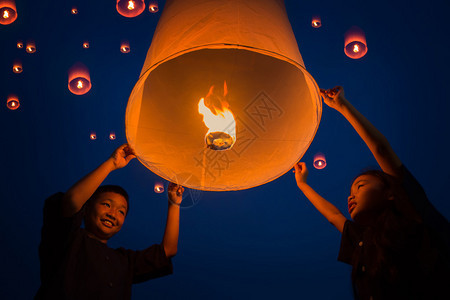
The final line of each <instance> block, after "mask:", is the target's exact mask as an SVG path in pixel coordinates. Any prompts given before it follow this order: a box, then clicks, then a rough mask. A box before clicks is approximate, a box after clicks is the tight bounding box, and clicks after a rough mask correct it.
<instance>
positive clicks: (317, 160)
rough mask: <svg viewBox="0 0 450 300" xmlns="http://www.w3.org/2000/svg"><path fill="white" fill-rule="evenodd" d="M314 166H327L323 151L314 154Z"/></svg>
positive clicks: (318, 167) (317, 167) (319, 167)
mask: <svg viewBox="0 0 450 300" xmlns="http://www.w3.org/2000/svg"><path fill="white" fill-rule="evenodd" d="M313 165H314V168H316V169H319V170H321V169H323V168H325V167H326V166H327V160H326V159H325V155H323V153H317V154H316V155H314V162H313Z"/></svg>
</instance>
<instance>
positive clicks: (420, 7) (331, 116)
mask: <svg viewBox="0 0 450 300" xmlns="http://www.w3.org/2000/svg"><path fill="white" fill-rule="evenodd" d="M16 4H17V10H18V18H17V20H16V21H15V22H14V23H13V24H11V25H7V26H4V25H0V46H1V47H0V58H1V59H0V99H1V102H2V103H3V104H2V105H1V107H0V128H1V130H0V132H1V136H0V137H1V143H2V147H0V156H1V158H2V159H1V174H0V176H1V177H0V182H1V189H0V193H1V194H0V199H1V208H2V209H1V212H2V213H1V217H0V227H1V235H0V242H1V248H0V249H1V250H0V254H1V257H2V263H1V272H0V295H1V298H2V299H31V298H32V296H33V295H34V294H35V292H36V291H37V289H38V287H39V284H40V279H39V259H38V245H39V241H40V229H41V225H42V208H43V203H44V200H45V199H46V198H47V197H48V196H50V195H51V194H53V193H55V192H58V191H66V190H67V189H68V188H69V187H70V186H71V185H72V184H74V183H75V182H76V181H77V180H78V179H80V178H81V177H82V176H84V175H85V174H87V173H88V172H90V171H91V170H93V169H94V168H95V167H97V166H98V165H99V164H100V163H101V162H103V161H104V160H106V159H107V158H108V156H109V155H110V154H111V153H112V152H113V151H114V149H115V148H117V147H118V146H119V145H121V144H123V143H125V142H126V137H125V127H124V122H125V109H126V105H127V101H128V97H129V95H130V93H131V90H132V89H133V87H134V84H135V83H136V82H137V80H138V78H139V74H140V72H141V68H142V66H143V63H144V60H145V56H146V54H147V51H148V48H149V46H150V43H151V40H152V35H153V32H154V30H155V27H156V24H157V22H158V19H159V17H160V15H161V13H162V11H163V7H164V1H159V6H160V11H159V12H158V13H156V14H152V13H150V12H149V11H148V9H146V10H145V11H144V12H143V13H142V14H141V15H139V16H138V17H135V18H131V19H129V18H125V17H123V16H121V15H119V14H118V12H117V11H116V6H115V1H113V0H110V1H87V0H83V1H82V0H78V1H77V0H73V1H67V0H65V1H49V0H47V1H32V0H16ZM146 4H148V1H146ZM285 4H286V9H287V12H288V15H289V20H290V22H291V24H292V28H293V31H294V33H295V36H296V39H297V42H298V46H299V49H300V53H301V54H302V57H303V60H304V62H305V66H306V69H307V70H308V71H309V73H310V74H311V75H312V76H313V77H314V78H315V80H316V82H317V83H318V85H319V86H320V87H321V88H331V87H334V86H335V85H342V86H344V88H345V92H346V95H347V99H348V100H349V101H350V102H351V103H352V104H353V105H354V106H355V107H356V108H357V109H358V110H359V111H360V112H362V113H363V114H364V115H365V116H366V117H367V118H368V119H369V120H370V121H371V122H372V123H373V124H374V125H375V126H376V127H377V128H378V129H379V130H380V131H381V132H382V133H383V134H384V135H385V136H386V137H387V139H388V140H389V141H390V143H391V145H392V147H393V149H394V150H395V152H396V153H397V155H398V156H399V157H400V159H401V160H402V161H403V163H404V164H405V165H406V166H407V167H408V168H409V169H410V171H411V172H412V173H413V174H414V175H415V177H416V178H417V179H418V180H419V182H420V183H421V184H422V186H423V187H424V189H425V191H426V192H427V195H428V197H429V199H430V201H431V202H432V203H433V204H434V206H435V207H436V208H437V209H438V210H439V211H440V212H441V213H442V214H443V215H444V216H445V217H446V218H447V219H448V218H450V202H449V197H448V195H447V194H446V193H445V190H446V188H447V187H448V186H449V184H450V173H449V169H450V161H449V159H448V156H449V155H448V153H449V151H448V149H449V142H448V138H449V133H448V131H449V129H450V122H449V117H448V115H449V111H450V101H449V100H450V98H449V92H448V86H449V83H448V82H449V81H450V75H449V72H448V70H450V59H449V51H448V49H449V46H450V43H449V36H450V25H449V24H448V11H450V2H449V1H448V0H443V1H435V0H432V1H414V0H413V1H366V2H363V1H334V0H327V1H295V0H286V1H285ZM73 6H76V7H77V8H78V11H79V13H78V14H77V15H72V14H71V12H70V11H71V8H72V7H73ZM313 15H320V16H321V17H322V23H323V24H322V27H321V28H319V29H314V28H312V27H311V17H312V16H313ZM354 25H356V26H359V27H360V28H362V29H363V30H364V32H365V33H366V38H367V46H368V53H367V54H366V56H365V57H363V58H361V59H359V60H353V59H350V58H348V57H347V56H346V55H345V54H344V51H343V50H344V34H345V32H346V31H347V30H348V29H349V28H350V27H352V26H354ZM268 26H270V22H268ZM18 40H21V41H23V42H24V43H26V42H27V41H28V40H33V41H35V42H36V47H37V51H36V53H34V54H28V53H26V52H25V49H17V47H16V43H17V41H18ZM122 40H128V41H129V42H130V47H131V52H130V53H128V54H123V53H121V52H120V50H119V47H120V42H121V41H122ZM84 41H89V43H90V48H89V49H83V47H82V43H83V42H84ZM16 59H20V60H21V61H22V64H23V72H22V73H21V74H14V73H13V72H12V64H13V62H14V60H16ZM76 62H82V63H84V64H85V65H86V66H87V67H88V68H89V70H90V75H91V81H92V89H91V90H90V91H89V92H88V93H87V94H85V95H82V96H77V95H74V94H72V93H71V92H70V91H69V90H68V88H67V80H68V76H67V74H68V70H69V68H70V67H71V66H72V65H73V64H74V63H76ZM9 94H16V95H18V97H19V99H20V108H19V109H17V110H15V111H12V110H9V109H8V108H7V107H6V100H7V97H8V95H9ZM92 131H95V132H96V134H97V139H96V140H95V141H91V140H90V139H89V135H90V133H91V132H92ZM111 131H113V132H115V134H116V136H117V138H116V140H113V141H112V140H110V139H109V138H108V136H109V133H110V132H111ZM317 152H322V153H324V154H325V155H326V159H327V164H328V165H327V167H326V168H325V169H323V170H316V169H314V168H313V166H312V162H313V157H314V155H315V154H316V153H317ZM302 161H305V162H306V163H307V166H308V168H309V170H310V175H309V178H308V183H309V184H310V185H311V186H312V187H314V188H316V190H317V191H318V192H319V193H320V194H321V195H322V196H324V197H325V198H326V199H328V200H329V201H331V202H332V203H334V204H335V205H336V206H337V207H338V208H339V209H340V210H341V211H342V212H343V213H344V214H345V215H346V216H347V217H349V216H348V212H347V196H348V193H349V187H350V183H351V181H352V179H353V178H354V177H355V176H356V175H357V174H358V173H359V172H360V171H362V170H363V169H365V168H367V167H376V162H375V160H374V158H373V157H372V156H371V153H370V152H369V150H368V148H367V147H366V146H365V144H364V143H363V142H362V140H361V139H360V138H359V136H358V135H357V134H356V132H355V131H354V130H353V129H352V127H351V126H350V125H349V124H348V123H347V122H346V120H345V119H344V118H343V117H342V116H341V115H339V114H338V113H337V112H336V111H334V110H332V109H330V108H329V107H328V106H326V105H324V106H323V111H322V119H321V123H320V125H319V129H318V131H317V134H316V136H315V138H314V141H313V142H312V144H311V146H310V148H309V149H308V151H307V152H306V154H305V155H304V156H303V158H302ZM158 180H161V179H160V178H159V177H158V176H157V175H155V174H153V173H152V172H150V171H149V170H148V169H147V168H146V167H144V166H143V165H142V164H141V163H140V162H139V161H138V160H136V159H135V160H133V161H132V162H131V163H130V164H129V165H128V166H127V167H126V168H124V169H121V170H118V171H115V172H113V173H111V174H110V176H109V177H108V178H107V179H106V181H105V183H108V184H119V185H121V186H123V187H124V188H125V189H126V190H127V191H128V192H129V194H130V196H131V200H130V201H131V205H130V212H129V214H128V217H127V219H126V222H125V224H124V226H123V229H122V231H121V232H120V233H119V234H118V235H117V236H116V237H114V238H113V239H111V240H110V241H109V243H108V245H109V246H111V247H119V246H123V247H125V248H130V249H142V248H146V247H147V246H149V245H151V244H153V243H160V242H161V240H162V236H163V233H164V226H165V218H166V213H167V194H156V193H155V192H154V191H153V186H154V183H155V182H157V181H158ZM182 206H184V208H182V211H181V221H180V239H179V246H178V254H177V255H176V257H174V258H173V264H174V274H173V275H171V276H167V277H164V278H160V279H156V280H151V281H148V282H146V283H142V284H138V285H134V287H133V299H150V298H151V299H274V298H278V299H350V298H351V297H352V296H351V295H352V292H351V281H350V270H351V268H350V266H347V265H345V264H343V263H340V262H338V261H337V260H336V259H337V254H338V250H339V243H340V234H339V232H338V231H337V230H336V229H335V228H334V227H333V226H332V225H331V224H329V223H328V222H327V221H326V219H325V218H323V217H322V216H321V215H320V214H319V213H318V212H317V211H316V210H315V208H314V207H313V206H312V205H311V204H310V203H309V202H308V200H307V199H306V198H305V197H304V196H303V195H302V194H301V192H300V191H299V190H298V188H297V186H296V183H295V180H294V175H293V174H292V173H291V172H290V171H289V170H287V173H286V174H285V175H283V176H282V177H280V178H278V179H276V180H274V181H272V182H270V183H267V184H265V185H263V186H259V187H255V188H252V189H248V190H243V191H239V192H200V191H189V190H187V191H186V192H185V199H184V203H183V205H182Z"/></svg>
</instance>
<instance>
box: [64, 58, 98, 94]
mask: <svg viewBox="0 0 450 300" xmlns="http://www.w3.org/2000/svg"><path fill="white" fill-rule="evenodd" d="M91 87H92V84H91V77H90V75H89V70H88V68H87V67H86V66H85V65H83V64H81V63H77V64H75V65H74V66H73V67H72V68H70V70H69V90H70V91H71V92H72V93H73V94H75V95H84V94H86V93H87V92H89V90H90V89H91Z"/></svg>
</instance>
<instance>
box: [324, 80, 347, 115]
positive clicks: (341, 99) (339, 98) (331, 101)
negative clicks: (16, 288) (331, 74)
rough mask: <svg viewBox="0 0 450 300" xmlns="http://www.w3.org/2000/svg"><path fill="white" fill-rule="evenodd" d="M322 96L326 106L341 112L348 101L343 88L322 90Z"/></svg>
mask: <svg viewBox="0 0 450 300" xmlns="http://www.w3.org/2000/svg"><path fill="white" fill-rule="evenodd" d="M320 95H321V96H322V97H323V101H324V102H325V104H326V105H328V106H329V107H331V108H334V109H335V110H337V111H340V109H341V107H342V106H343V105H344V104H345V102H346V101H347V99H345V94H344V88H343V87H342V86H337V87H334V88H332V89H329V90H324V89H320Z"/></svg>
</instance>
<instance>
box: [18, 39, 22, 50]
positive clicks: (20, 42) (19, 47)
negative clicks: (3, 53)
mask: <svg viewBox="0 0 450 300" xmlns="http://www.w3.org/2000/svg"><path fill="white" fill-rule="evenodd" d="M17 48H18V49H22V48H23V42H22V41H18V42H17Z"/></svg>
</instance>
